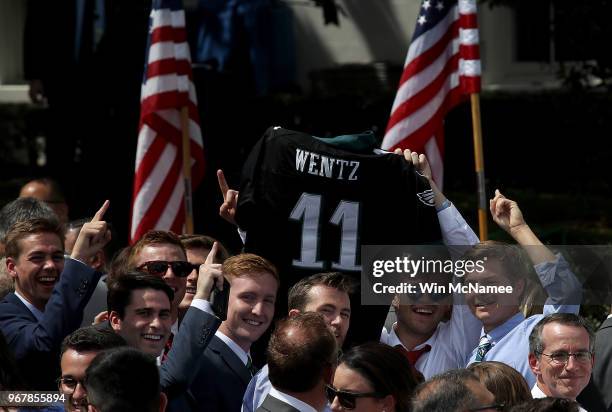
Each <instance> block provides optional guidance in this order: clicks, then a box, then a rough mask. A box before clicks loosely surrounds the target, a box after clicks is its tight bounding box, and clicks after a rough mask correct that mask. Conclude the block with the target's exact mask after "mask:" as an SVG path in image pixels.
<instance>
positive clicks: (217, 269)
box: [194, 242, 223, 300]
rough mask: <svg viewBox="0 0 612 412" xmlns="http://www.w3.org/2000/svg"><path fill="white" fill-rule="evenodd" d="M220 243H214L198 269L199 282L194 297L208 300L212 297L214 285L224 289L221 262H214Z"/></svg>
mask: <svg viewBox="0 0 612 412" xmlns="http://www.w3.org/2000/svg"><path fill="white" fill-rule="evenodd" d="M218 249H219V244H218V243H217V242H215V243H213V246H212V248H211V249H210V252H208V256H206V260H205V261H204V263H203V264H201V265H200V268H199V269H198V284H197V288H196V293H195V296H194V299H204V300H208V299H209V298H210V292H211V291H212V288H213V285H216V286H217V288H219V289H220V290H223V273H222V272H221V264H220V263H214V262H215V257H216V255H217V250H218Z"/></svg>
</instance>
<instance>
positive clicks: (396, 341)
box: [380, 322, 443, 373]
mask: <svg viewBox="0 0 612 412" xmlns="http://www.w3.org/2000/svg"><path fill="white" fill-rule="evenodd" d="M396 328H397V322H395V323H394V324H393V327H392V328H391V332H389V333H387V334H386V336H385V332H386V331H383V335H381V339H380V341H381V343H385V344H387V345H389V346H391V347H396V346H397V345H401V346H402V347H403V348H404V349H406V350H407V351H413V350H420V349H422V348H423V347H425V345H429V346H430V347H432V348H433V344H434V343H435V342H436V337H437V333H435V332H434V334H433V335H431V337H430V338H429V339H427V340H426V341H425V342H423V343H421V344H419V345H416V346H415V347H414V348H413V349H410V348H407V347H406V346H405V345H404V344H403V343H402V341H401V340H400V338H399V337H398V336H397V333H396V332H395V330H396ZM436 332H437V330H436ZM430 352H431V351H428V352H425V353H423V354H422V355H421V356H420V357H419V360H417V361H416V363H415V364H414V367H415V368H416V369H417V370H418V371H419V372H421V373H423V371H422V370H423V369H424V366H425V364H426V363H427V358H428V357H429V353H430ZM442 372H443V371H442Z"/></svg>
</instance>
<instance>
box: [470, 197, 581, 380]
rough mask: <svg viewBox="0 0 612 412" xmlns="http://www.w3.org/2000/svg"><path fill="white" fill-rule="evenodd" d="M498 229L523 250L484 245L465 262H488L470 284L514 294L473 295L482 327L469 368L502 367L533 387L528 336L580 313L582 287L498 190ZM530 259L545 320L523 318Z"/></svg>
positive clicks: (495, 213)
mask: <svg viewBox="0 0 612 412" xmlns="http://www.w3.org/2000/svg"><path fill="white" fill-rule="evenodd" d="M490 209H491V215H492V217H493V220H494V221H495V223H497V224H498V225H499V227H501V228H502V229H504V230H505V231H506V232H508V234H509V235H511V236H512V237H513V238H514V239H515V240H516V241H517V243H518V244H519V245H520V247H517V246H511V245H504V244H499V243H496V242H485V243H482V244H479V245H476V246H475V247H474V249H473V250H472V251H471V252H469V253H468V255H467V256H465V257H464V258H465V259H473V260H484V261H485V263H484V270H483V271H481V272H478V271H473V272H471V273H468V274H466V276H465V280H466V281H467V282H474V283H481V284H487V285H503V286H507V285H510V286H512V287H513V289H514V290H513V293H510V294H504V295H500V294H498V295H492V294H468V295H467V297H466V299H467V303H468V306H469V307H470V310H471V311H472V313H473V314H474V316H476V317H477V318H478V319H479V320H480V321H481V322H482V331H481V334H480V341H479V344H478V346H477V347H475V348H473V350H472V352H471V354H470V355H469V356H468V358H467V362H466V364H468V365H469V364H471V363H474V362H481V361H485V360H487V361H499V362H503V363H505V364H507V365H509V366H511V367H513V368H514V369H516V370H517V371H519V373H521V375H523V377H524V378H525V380H526V381H527V383H528V384H529V386H530V387H533V385H534V384H535V383H536V377H535V375H534V374H533V372H532V368H530V365H529V362H528V346H529V345H528V341H529V335H530V333H531V331H532V330H533V328H534V327H535V326H536V324H537V323H538V322H539V321H540V320H541V319H542V318H543V317H544V316H545V315H549V314H553V313H578V311H579V309H580V301H581V299H582V286H581V284H580V282H579V281H578V279H576V277H575V275H574V274H573V273H572V271H571V269H570V267H569V264H568V263H567V261H565V259H564V258H563V256H562V255H561V254H558V255H555V254H553V253H552V252H551V251H550V250H549V249H548V248H547V247H546V246H544V244H543V243H542V242H541V241H540V240H539V239H538V237H537V236H536V235H535V234H534V233H533V231H532V230H531V229H530V227H529V226H528V225H527V223H526V222H525V220H524V218H523V214H522V212H521V210H520V209H519V207H518V204H517V203H516V202H514V201H512V200H510V199H506V198H505V197H504V196H503V195H502V194H501V193H500V192H499V191H498V190H497V191H496V193H495V197H494V198H493V199H491V201H490ZM523 252H524V253H525V254H526V255H527V256H528V258H529V260H530V261H531V262H530V263H531V264H533V265H534V269H535V272H536V274H537V276H538V278H539V282H540V283H541V285H542V287H543V288H544V289H545V291H546V292H547V294H548V298H547V300H546V301H545V302H544V308H543V312H544V313H543V314H537V315H533V316H530V317H528V318H525V316H524V315H523V313H521V312H520V306H519V305H520V304H521V300H522V298H523V294H524V293H523V292H524V291H525V290H526V288H527V287H528V284H527V282H526V280H527V278H528V276H527V274H526V268H525V262H524V260H525V259H523V258H522V253H523Z"/></svg>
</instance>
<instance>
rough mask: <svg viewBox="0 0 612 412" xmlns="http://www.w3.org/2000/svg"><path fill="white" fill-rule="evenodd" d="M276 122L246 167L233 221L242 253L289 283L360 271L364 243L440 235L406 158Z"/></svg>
mask: <svg viewBox="0 0 612 412" xmlns="http://www.w3.org/2000/svg"><path fill="white" fill-rule="evenodd" d="M322 140H323V139H317V138H314V137H312V136H310V135H308V134H305V133H301V132H295V131H291V130H286V129H282V128H280V127H273V128H270V129H268V130H267V131H266V133H265V134H264V136H263V137H262V138H261V139H260V140H259V142H258V143H257V144H256V145H255V147H254V148H253V150H252V152H251V153H250V155H249V157H248V159H247V162H246V164H245V167H244V169H243V174H242V180H241V185H240V195H239V198H238V210H237V213H236V220H237V222H238V225H239V226H240V228H242V229H244V230H246V231H247V238H246V244H245V251H247V252H251V253H256V254H258V255H261V256H263V257H265V258H267V259H269V260H271V261H272V262H273V263H274V264H275V265H276V266H277V267H278V268H279V271H280V274H281V281H282V282H283V283H284V287H289V286H291V285H292V284H293V283H295V282H296V281H297V280H299V279H300V278H302V277H304V276H307V275H309V274H313V273H318V272H324V271H342V272H353V273H355V274H356V276H359V274H358V273H357V272H360V271H361V245H393V244H400V245H405V244H424V243H431V242H433V241H436V240H439V239H440V231H439V226H438V219H437V216H436V211H435V208H434V207H433V193H432V192H431V189H430V187H429V183H428V182H427V179H425V178H424V177H423V176H421V175H419V174H418V173H416V171H415V169H414V166H413V165H412V164H411V163H408V162H406V160H405V159H404V157H403V156H398V155H396V154H392V153H385V154H373V153H372V154H358V153H353V152H349V151H346V150H343V149H339V148H338V147H335V146H331V145H329V144H326V143H324V142H323V141H322Z"/></svg>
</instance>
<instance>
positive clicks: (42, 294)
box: [0, 201, 110, 390]
mask: <svg viewBox="0 0 612 412" xmlns="http://www.w3.org/2000/svg"><path fill="white" fill-rule="evenodd" d="M107 208H108V201H107V202H105V203H104V205H103V206H102V208H101V209H100V210H99V211H98V212H97V213H96V215H95V216H94V218H93V219H92V221H91V222H89V223H86V224H85V225H84V226H83V229H82V230H81V233H80V234H79V237H78V239H77V241H76V244H75V247H74V249H73V251H72V254H71V257H70V258H68V259H66V261H65V262H64V245H63V236H64V235H63V231H62V229H61V227H60V226H59V225H58V224H57V223H54V222H50V221H48V220H45V219H32V220H28V221H25V222H19V223H17V224H15V225H14V226H12V228H11V229H10V230H9V232H8V233H7V236H6V257H7V258H6V266H7V271H8V273H9V275H10V276H11V277H12V278H13V279H14V282H15V292H14V293H9V294H8V295H7V296H6V297H5V298H4V299H3V300H2V301H1V302H0V330H1V331H2V333H3V334H4V336H5V337H6V340H7V342H8V344H9V346H10V347H11V349H12V350H13V352H14V354H15V358H16V359H17V362H18V365H19V366H20V368H21V371H22V372H23V375H24V377H25V379H26V381H27V383H28V385H29V386H30V388H31V389H35V390H57V386H56V383H55V380H56V378H57V377H58V376H59V373H60V370H59V364H58V361H57V360H58V359H59V350H60V344H61V342H62V339H64V337H65V336H67V335H68V334H70V333H71V332H73V331H74V330H76V329H77V328H78V327H79V326H80V324H81V320H82V318H83V308H84V307H85V305H86V304H87V301H88V300H89V298H90V296H91V294H92V293H93V290H94V289H95V287H96V284H97V283H98V280H99V279H100V276H101V275H102V274H101V273H99V272H96V271H94V270H93V269H92V268H90V267H89V266H87V265H85V264H83V263H82V262H87V261H88V260H89V259H90V258H91V257H92V256H94V255H95V254H96V253H97V252H98V250H100V249H101V248H102V247H104V245H105V244H106V243H107V242H108V241H109V240H110V239H109V235H108V232H107V227H106V222H104V221H103V220H102V219H103V216H104V213H105V212H106V209H107ZM60 273H61V276H60Z"/></svg>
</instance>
